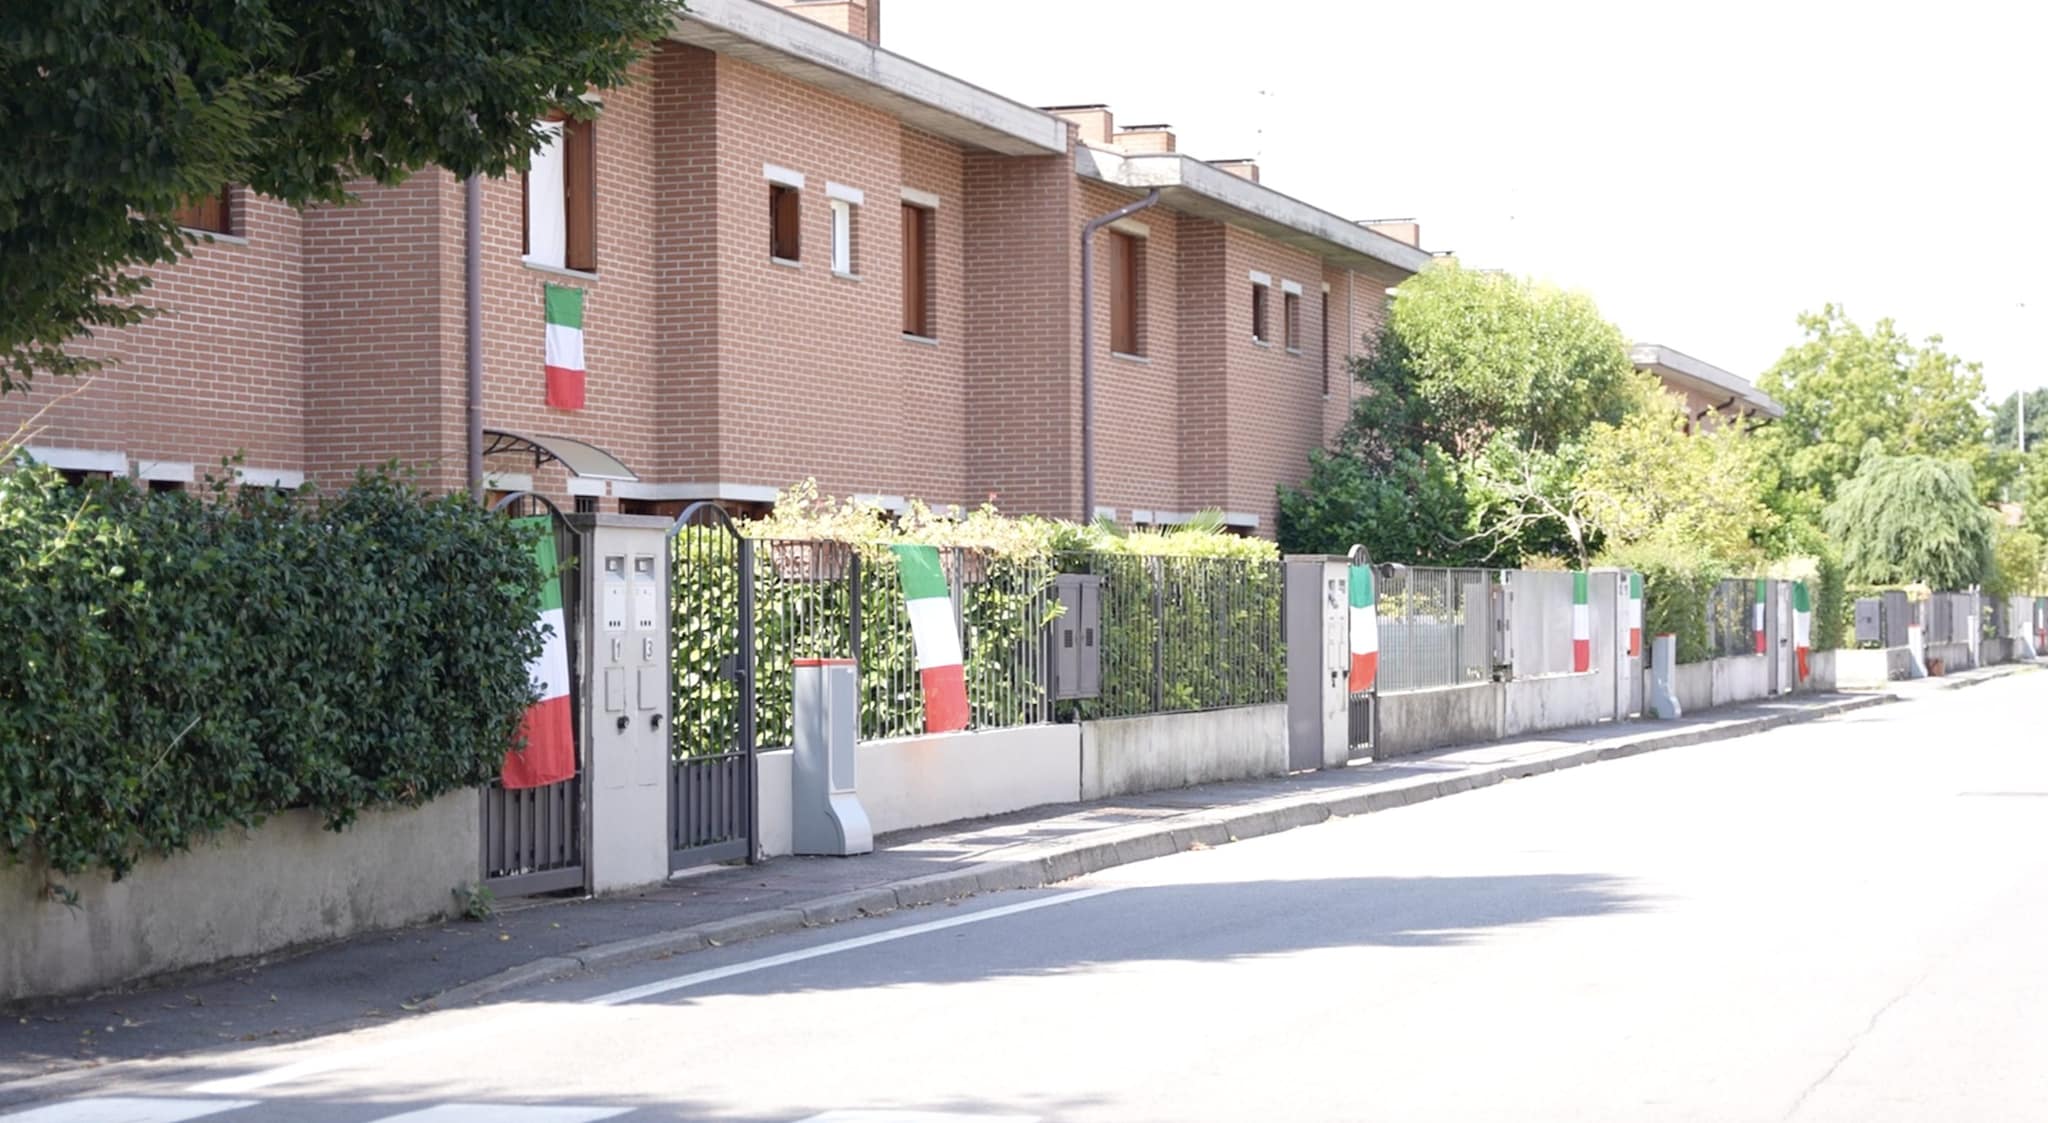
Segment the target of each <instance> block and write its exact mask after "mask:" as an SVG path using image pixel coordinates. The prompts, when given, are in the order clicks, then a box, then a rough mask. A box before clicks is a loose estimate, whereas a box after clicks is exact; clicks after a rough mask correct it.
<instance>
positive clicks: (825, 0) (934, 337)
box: [0, 0, 1429, 535]
mask: <svg viewBox="0 0 2048 1123" xmlns="http://www.w3.org/2000/svg"><path fill="white" fill-rule="evenodd" d="M879 14H880V13H879V8H878V6H877V3H876V0H867V2H865V3H864V2H861V0H787V2H785V3H781V4H775V3H765V2H762V0H692V4H691V12H690V14H689V15H688V16H687V17H685V18H683V19H681V20H680V21H678V23H677V24H676V25H675V27H674V30H673V33H672V34H671V36H670V37H669V38H668V39H667V40H666V41H664V42H662V43H659V44H657V45H656V46H655V47H654V48H653V49H652V50H651V51H650V52H649V54H648V56H647V58H646V59H644V60H643V62H642V63H641V64H640V65H639V67H638V69H637V72H636V73H635V75H634V78H633V80H632V81H631V82H629V83H628V84H626V85H625V86H623V87H622V88H619V89H614V90H607V91H603V92H602V94H601V95H593V100H594V101H596V102H598V106H597V111H596V114H595V117H594V119H593V120H591V121H589V122H565V123H552V124H550V125H548V126H547V128H548V129H549V130H550V132H551V135H552V136H553V137H554V138H555V139H554V141H553V143H551V145H550V146H549V147H548V148H547V149H546V150H545V151H544V152H542V153H541V154H539V155H538V156H537V157H536V158H535V162H534V167H533V169H532V171H531V172H529V173H528V174H527V175H525V176H523V177H508V178H506V179H502V180H494V181H486V182H485V183H484V184H483V185H482V213H481V229H482V235H481V244H480V247H479V256H480V261H481V274H482V276H481V293H482V299H481V312H480V315H481V321H482V325H481V330H482V348H481V357H482V367H483V398H482V414H483V418H484V424H485V426H486V428H487V429H488V430H490V437H489V440H488V447H489V449H490V450H491V452H492V454H491V455H490V456H488V457H487V458H486V470H487V472H488V474H489V476H490V479H491V486H492V487H494V488H496V489H500V490H512V489H528V488H531V489H534V490H538V491H541V492H543V493H545V494H549V495H551V496H553V497H555V498H557V499H558V500H560V501H563V502H564V505H565V506H566V505H567V501H568V500H570V499H574V500H575V501H576V505H578V506H581V507H583V508H585V509H600V510H619V511H626V512H639V513H672V512H674V511H675V510H677V509H678V508H680V506H682V505H683V504H685V503H687V502H690V501H693V500H699V499H715V500H720V501H722V502H724V503H726V504H728V505H731V506H734V507H739V508H751V507H755V506H757V505H760V504H764V503H766V502H768V501H770V500H772V498H773V496H774V494H775V492H776V491H777V489H778V488H781V487H784V486H787V485H789V484H790V483H793V482H795V481H798V480H801V479H804V478H807V477H810V478H815V479H816V480H817V481H818V482H819V485H820V487H821V488H822V489H823V490H825V491H827V492H829V493H833V494H839V495H857V496H867V497H872V498H873V499H874V501H876V502H878V503H881V504H883V505H885V506H894V505H897V504H900V503H902V502H903V501H905V500H906V499H908V498H913V497H914V498H921V499H924V500H926V501H927V502H930V503H933V504H934V505H949V504H958V505H963V506H973V505H976V504H979V503H981V502H983V501H986V500H988V499H990V498H994V500H995V501H996V502H997V503H998V505H999V506H1001V507H1002V508H1003V509H1005V510H1007V511H1011V512H1019V513H1021V512H1036V513H1043V514H1049V515H1056V516H1061V517H1067V518H1077V517H1082V516H1084V515H1086V514H1088V512H1084V511H1083V510H1082V509H1081V507H1082V502H1083V501H1082V482H1081V481H1082V461H1083V448H1082V440H1081V429H1082V426H1081V416H1082V401H1081V387H1082V378H1081V369H1082V366H1083V363H1082V355H1081V331H1080V317H1081V316H1082V315H1084V314H1085V315H1092V316H1093V317H1094V320H1095V323H1094V339H1095V354H1094V356H1093V359H1094V361H1093V367H1094V378H1093V382H1094V386H1095V395H1096V397H1095V418H1096V422H1095V425H1094V434H1095V436H1094V449H1093V453H1094V458H1095V463H1096V474H1097V479H1098V481H1099V482H1098V485H1097V495H1096V506H1097V508H1098V512H1100V513H1114V515H1115V517H1116V518H1117V519H1118V520H1119V521H1122V522H1124V523H1127V524H1130V523H1170V522H1173V521H1177V520H1179V519H1181V518H1184V517H1185V516H1186V515H1187V514H1188V513H1189V512H1192V511H1196V510H1199V509H1203V508H1217V509H1221V510H1223V511H1224V512H1226V518H1227V520H1228V521H1229V522H1230V523H1231V524H1232V525H1234V526H1236V527H1238V528H1240V529H1241V530H1243V531H1246V532H1251V533H1259V534H1266V535H1270V534H1271V533H1272V528H1273V523H1274V510H1275V502H1276V499H1275V492H1276V488H1277V487H1278V486H1279V485H1281V484H1283V483H1288V482H1292V481H1294V480H1297V479H1299V478H1301V477H1302V476H1303V475H1305V473H1306V466H1307V454H1308V452H1309V451H1310V450H1311V449H1313V448H1315V447H1317V446H1320V445H1323V444H1325V443H1327V442H1328V441H1329V440H1330V439H1331V438H1332V437H1333V436H1334V435H1335V433H1336V432H1337V430H1338V429H1339V428H1340V427H1341V426H1342V424H1343V423H1344V421H1345V419H1346V417H1347V416H1348V414H1349V409H1350V396H1351V388H1352V384H1353V383H1352V380H1351V379H1350V378H1349V377H1348V375H1347V372H1346V362H1347V360H1348V358H1349V357H1350V356H1351V355H1352V354H1354V353H1356V352H1357V351H1358V350H1359V349H1360V348H1361V347H1363V346H1366V345H1368V343H1369V341H1370V340H1371V339H1372V338H1373V337H1374V336H1375V335H1376V333H1377V331H1378V328H1379V324H1380V322H1381V320H1382V317H1383V315H1384V311H1385V307H1386V301H1387V299H1388V290H1390V289H1391V288H1393V287H1394V286H1396V285H1398V284H1399V283H1400V281H1401V280H1402V279H1403V278H1405V277H1408V276H1411V275H1413V274H1414V273H1415V272H1416V271H1417V270H1419V269H1421V268H1422V267H1423V266H1424V265H1425V264H1426V262H1427V261H1428V258H1429V255H1428V254H1427V253H1425V252H1424V251H1423V250H1421V249H1420V248H1419V246H1418V245H1417V242H1418V238H1417V236H1416V232H1415V229H1414V227H1413V226H1412V225H1391V226H1389V225H1368V224H1364V223H1360V222H1357V221H1353V220H1350V219H1346V218H1342V217H1339V216H1337V215H1336V214H1333V213H1331V212H1329V211H1326V210H1323V209H1321V208H1318V207H1315V206H1312V205H1309V204H1307V203H1304V202H1301V201H1299V200H1297V199H1294V198H1292V197H1289V196H1287V195H1285V194H1282V193H1281V192H1278V191H1275V190H1273V189H1272V188H1270V187H1268V186H1266V185H1264V184H1262V183H1260V182H1259V178H1258V169H1257V168H1256V167H1253V166H1251V165H1249V164H1247V163H1244V162H1242V161H1217V162H1206V161H1201V160H1196V159H1193V158H1191V157H1189V156H1187V155H1184V154H1182V153H1180V152H1178V151H1177V150H1176V145H1175V141H1174V138H1173V135H1172V133H1171V132H1170V131H1168V130H1166V129H1164V128H1163V127H1153V126H1143V127H1136V128H1131V127H1125V128H1119V127H1117V126H1116V124H1115V122H1114V119H1113V117H1112V115H1111V113H1110V111H1109V110H1108V109H1107V108H1104V107H1100V106H1084V107H1064V108H1055V109H1050V110H1048V109H1039V108H1034V107H1030V106H1026V105H1022V104H1019V103H1017V102H1014V101H1011V100H1009V99H1006V98H1003V97H1000V96H998V95H995V94H992V93H989V92H987V91H985V90H982V89H979V88H978V87H975V86H973V85H971V84H969V83H967V82H964V81H961V80H959V79H957V78H954V77H951V76H949V75H946V74H943V73H940V72H938V71H936V70H933V69H931V68H929V67H925V66H923V65H921V64H919V63H916V62H914V61H912V60H910V59H907V58H904V57H902V56H899V55H895V54H892V53H890V52H888V51H886V50H884V49H882V47H881V46H880V45H879V42H878V40H879V29H880V19H879ZM1154 191H1156V192H1158V198H1157V203H1156V205H1153V206H1150V207H1149V208H1148V209H1145V210H1143V211H1141V212H1139V213H1136V214H1134V215H1132V216H1131V217H1130V218H1129V219H1127V220H1126V221H1123V222H1119V223H1116V224H1114V225H1111V226H1108V227H1107V228H1105V229H1103V230H1102V231H1101V232H1100V233H1098V234H1097V235H1096V236H1095V244H1094V257H1095V262H1096V269H1095V286H1094V291H1095V294H1096V299H1095V300H1094V302H1093V307H1092V308H1085V309H1084V308H1083V306H1082V301H1081V260H1080V239H1081V232H1082V229H1083V227H1084V225H1086V224H1087V223H1088V222H1089V221H1090V220H1091V219H1092V218H1095V217H1096V216H1099V215H1102V214H1105V213H1108V212H1111V211H1114V210H1116V209H1118V208H1120V207H1123V206H1125V205H1127V204H1130V203H1132V202H1134V201H1137V200H1140V199H1144V198H1146V197H1148V194H1149V193H1151V192H1154ZM193 221H194V222H196V223H200V224H204V225H207V226H210V227H212V228H213V229H214V231H215V234H214V237H213V240H212V241H211V242H210V243H207V244H202V245H199V246H197V247H196V248H195V251H194V254H193V257H192V258H191V260H190V261H188V262H185V263H182V264H180V265H178V266H176V267H173V268H169V269H165V270H162V271H160V272H159V273H158V274H157V276H156V282H155V287H154V289H153V290H152V291H151V294H150V296H149V300H150V302H151V303H152V304H154V305H156V306H157V307H159V308H161V309H162V310H163V311H162V313H161V314H160V315H158V316H156V317H155V318H153V319H151V320H149V321H148V322H146V323H145V324H143V325H141V326H139V327H136V328H132V329H126V330H122V331H114V332H106V333H103V334H102V335H101V336H100V337H99V338H97V339H95V340H92V341H89V342H87V343H85V344H84V345H83V346H84V347H85V348H86V349H88V350H90V351H92V352H94V353H96V354H98V355H100V356H102V357H105V358H108V359H111V360H113V362H112V364H111V365H110V366H109V367H108V368H107V369H106V370H105V371H103V372H101V373H100V374H98V375H97V376H94V377H93V378H91V379H90V380H89V381H83V382H73V381H71V380H62V379H54V378H45V379H44V380H42V381H41V382H40V383H39V384H38V386H37V388H36V390H35V391H34V392H33V393H31V394H28V395H21V396H10V397H9V398H8V399H7V400H6V401H4V402H0V424H5V425H7V426H8V428H9V429H10V430H11V429H13V428H14V427H15V426H17V425H20V424H23V423H29V424H31V425H32V429H31V434H32V435H31V438H30V440H29V442H28V443H29V445H30V446H31V451H32V454H33V455H35V456H37V457H39V458H41V459H44V460H46V461H47V462H49V463H52V464H54V465H56V466H57V467H59V468H62V469H65V470H66V471H68V472H73V473H78V474H81V475H87V474H94V473H108V474H133V475H136V476H139V477H141V478H143V479H145V480H148V481H151V485H152V486H157V487H180V486H189V485H191V484H192V483H193V482H194V481H195V480H197V479H199V478H201V477H203V476H205V475H206V474H208V473H209V472H213V473H215V474H218V473H219V472H220V471H221V469H220V468H219V465H220V462H221V460H222V458H223V457H225V456H229V455H233V454H237V453H239V462H238V465H237V466H236V467H235V468H234V469H232V470H233V471H235V472H238V473H239V474H240V476H241V478H242V480H243V481H244V482H245V483H248V484H255V485H264V486H293V485H296V484H298V483H301V482H307V481H314V482H335V481H338V480H341V479H344V478H346V477H347V476H348V475H349V474H350V473H352V472H353V471H354V470H355V469H356V468H357V467H359V466H361V465H365V464H373V463H379V462H384V461H388V460H393V459H396V460H399V461H404V462H409V463H415V464H420V465H422V466H423V469H422V470H423V473H424V478H425V480H426V482H428V483H429V484H430V485H432V486H435V487H442V488H455V487H460V486H462V484H463V482H464V475H465V454H466V449H467V436H468V429H467V423H466V408H467V405H468V394H467V385H468V384H467V377H466V370H467V365H466V362H467V350H466V339H467V327H468V319H467V316H468V310H467V304H466V301H465V297H464V292H465V287H464V281H465V265H466V261H467V253H468V246H467V242H466V236H465V190H464V185H463V184H461V183H459V182H457V181H456V180H455V179H454V178H453V177H451V176H449V175H447V174H445V173H438V172H429V173H423V174H420V175H417V176H415V177H413V178H412V179H411V180H409V181H407V182H406V183H404V184H402V185H399V186H396V187H390V188H384V187H376V186H373V185H372V186H366V187H364V188H363V189H362V190H361V191H360V198H359V200H358V201H357V202H355V203H353V204H352V205H349V206H346V207H320V208H312V209H308V210H306V211H304V212H299V211H295V210H293V209H291V208H289V207H285V206H283V205H280V204H278V203H276V202H274V201H272V200H268V199H265V198H261V197H255V196H252V195H251V194H250V193H249V192H247V191H244V190H241V189H239V188H230V189H229V190H228V191H227V192H226V194H225V196H224V198H223V199H221V200H219V201H216V202H215V203H214V204H213V205H212V206H211V207H210V208H208V210H207V212H206V213H204V214H203V215H199V216H197V217H195V218H194V220H193ZM549 286H558V287H562V288H569V289H574V290H577V291H579V292H580V293H581V294H582V341H583V363H584V367H585V369H586V370H587V377H586V381H585V384H584V395H583V397H584V400H583V403H582V405H581V408H575V409H562V408H555V407H554V406H551V405H550V404H549V401H548V395H547V393H546V387H547V378H546V376H545V374H544V372H543V365H544V361H545V354H546V353H545V339H546V331H547V329H546V317H545V312H544V305H545V295H546V292H547V290H548V287H549Z"/></svg>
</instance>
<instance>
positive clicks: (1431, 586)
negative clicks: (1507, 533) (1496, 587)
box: [1374, 566, 1570, 694]
mask: <svg viewBox="0 0 2048 1123" xmlns="http://www.w3.org/2000/svg"><path fill="white" fill-rule="evenodd" d="M1374 584H1375V586H1376V589H1375V591H1376V592H1377V593H1378V597H1379V651H1380V664H1379V666H1380V669H1379V692H1380V693H1382V694H1392V693H1396V692H1399V691H1403V690H1426V689H1429V688H1431V687H1442V686H1458V685H1461V684H1463V683H1469V682H1485V681H1487V680H1489V679H1491V678H1492V677H1493V663H1494V618H1493V614H1494V607H1493V572H1492V571H1491V570H1485V569H1431V568H1410V567H1406V566H1382V567H1380V568H1379V569H1377V570H1376V572H1375V577H1374ZM1569 600H1570V593H1569V590H1567V591H1566V601H1567V603H1569Z"/></svg>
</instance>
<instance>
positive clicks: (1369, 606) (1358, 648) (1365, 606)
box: [1349, 565, 1380, 694]
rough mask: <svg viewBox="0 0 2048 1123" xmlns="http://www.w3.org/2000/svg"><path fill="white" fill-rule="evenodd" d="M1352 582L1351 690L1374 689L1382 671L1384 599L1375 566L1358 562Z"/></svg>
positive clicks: (1352, 573)
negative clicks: (1375, 580) (1374, 580)
mask: <svg viewBox="0 0 2048 1123" xmlns="http://www.w3.org/2000/svg"><path fill="white" fill-rule="evenodd" d="M1349 577H1350V581H1349V583H1350V585H1351V693H1353V694H1363V693H1365V692H1366V691H1368V690H1371V689H1372V684H1373V681H1374V680H1375V679H1377V678H1379V674H1380V607H1379V606H1380V598H1379V590H1378V589H1377V588H1375V587H1374V585H1373V583H1372V567H1371V566H1369V565H1354V566H1352V567H1351V571H1350V575H1349Z"/></svg>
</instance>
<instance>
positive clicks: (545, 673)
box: [526, 608, 569, 702]
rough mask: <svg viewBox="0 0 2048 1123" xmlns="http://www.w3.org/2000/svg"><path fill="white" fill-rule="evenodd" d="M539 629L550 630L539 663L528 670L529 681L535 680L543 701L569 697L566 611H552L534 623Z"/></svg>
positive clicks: (543, 614)
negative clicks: (565, 629)
mask: <svg viewBox="0 0 2048 1123" xmlns="http://www.w3.org/2000/svg"><path fill="white" fill-rule="evenodd" d="M533 626H534V627H535V628H541V629H546V630H547V631H546V636H545V638H544V639H543V640H542V641H541V642H542V647H541V651H540V657H539V661H538V662H537V663H535V664H531V665H529V666H528V667H527V668H526V673H527V677H529V678H531V679H533V686H534V689H535V690H538V691H540V701H543V702H545V701H548V700H549V699H551V698H566V697H568V696H569V636H568V633H566V632H564V631H563V630H562V629H563V624H562V610H561V609H559V608H550V609H548V610H547V611H546V612H543V613H541V614H540V617H539V619H537V620H535V621H534V625H533Z"/></svg>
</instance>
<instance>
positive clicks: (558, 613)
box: [500, 515, 576, 788]
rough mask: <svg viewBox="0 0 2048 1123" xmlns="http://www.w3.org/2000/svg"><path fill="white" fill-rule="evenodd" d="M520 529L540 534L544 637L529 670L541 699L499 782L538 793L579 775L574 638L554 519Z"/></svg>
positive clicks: (528, 522) (539, 621) (538, 624)
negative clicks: (572, 686) (573, 716)
mask: <svg viewBox="0 0 2048 1123" xmlns="http://www.w3.org/2000/svg"><path fill="white" fill-rule="evenodd" d="M515 525H518V526H523V527H531V528H534V530H536V531H537V532H538V534H537V539H536V541H535V542H534V544H533V561H534V565H535V566H536V567H538V568H539V570H540V574H541V582H540V596H539V597H538V598H537V603H536V609H537V610H538V613H539V615H538V616H537V617H536V618H535V620H534V623H533V626H534V628H535V629H536V630H538V631H539V632H540V633H541V648H540V653H539V654H538V655H535V656H534V657H533V661H532V662H530V663H528V664H527V665H526V673H527V675H528V676H529V677H531V678H532V679H533V684H534V690H535V691H536V692H537V693H538V694H539V695H540V700H539V701H537V702H535V703H534V704H533V705H532V706H531V707H530V708H529V709H528V710H527V711H526V717H525V719H524V720H523V721H521V722H520V724H519V739H520V740H521V741H522V742H523V743H524V744H523V747H515V748H513V749H511V750H509V751H508V752H506V753H505V765H504V767H503V769H501V775H500V779H501V782H502V783H503V784H504V786H505V787H507V788H537V787H540V786H541V785H543V784H552V783H555V782H557V781H560V780H566V779H568V778H569V777H571V776H574V775H575V774H576V736H575V733H574V732H573V731H572V730H571V721H570V713H569V637H568V634H567V633H566V631H565V630H564V623H563V619H562V582H561V580H560V578H559V576H558V571H559V568H560V567H559V566H557V565H556V564H555V528H554V522H553V519H552V518H551V517H549V516H547V515H541V516H538V517H535V518H530V519H518V520H515Z"/></svg>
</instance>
